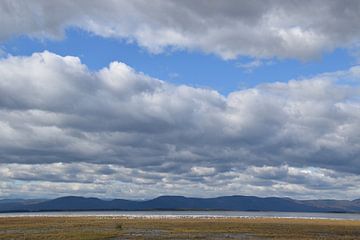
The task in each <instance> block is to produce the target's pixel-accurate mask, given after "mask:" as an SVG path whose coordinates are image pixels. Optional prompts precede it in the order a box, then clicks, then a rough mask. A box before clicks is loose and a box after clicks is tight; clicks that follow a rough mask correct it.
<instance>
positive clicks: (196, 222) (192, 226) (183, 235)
mask: <svg viewBox="0 0 360 240" xmlns="http://www.w3.org/2000/svg"><path fill="white" fill-rule="evenodd" d="M0 239H7V240H8V239H27V240H31V239H66V240H75V239H214V240H215V239H360V221H351V220H308V219H306V220H305V219H275V218H257V219H245V218H216V219H206V218H201V219H192V218H180V219H172V218H170V219H169V218H167V219H165V218H156V219H148V218H124V217H9V218H0Z"/></svg>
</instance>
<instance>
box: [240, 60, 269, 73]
mask: <svg viewBox="0 0 360 240" xmlns="http://www.w3.org/2000/svg"><path fill="white" fill-rule="evenodd" d="M271 64H273V62H271V61H261V60H259V59H255V60H252V61H250V62H246V63H241V62H240V63H238V64H236V66H237V67H239V68H242V69H243V70H244V71H245V73H252V72H253V71H254V70H255V69H256V68H259V67H262V66H269V65H271Z"/></svg>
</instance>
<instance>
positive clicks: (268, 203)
mask: <svg viewBox="0 0 360 240" xmlns="http://www.w3.org/2000/svg"><path fill="white" fill-rule="evenodd" d="M95 210H131V211H137V210H229V211H283V212H360V199H357V200H353V201H349V200H294V199H291V198H277V197H268V198H260V197H254V196H225V197H216V198H188V197H183V196H161V197H158V198H154V199H152V200H145V201H133V200H124V199H114V200H102V199H99V198H84V197H75V196H68V197H61V198H56V199H53V200H19V199H16V200H9V199H6V200H0V212H22V211H23V212H34V211H95Z"/></svg>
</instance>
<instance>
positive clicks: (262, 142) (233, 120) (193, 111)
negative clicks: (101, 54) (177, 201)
mask: <svg viewBox="0 0 360 240" xmlns="http://www.w3.org/2000/svg"><path fill="white" fill-rule="evenodd" d="M359 69H360V68H359V67H358V66H355V67H353V68H351V69H349V70H348V71H342V72H335V73H327V74H322V75H319V76H315V77H313V78H311V79H303V80H291V81H289V82H287V83H271V84H263V85H259V86H257V87H255V88H251V89H245V90H241V91H237V92H232V93H230V94H229V95H228V96H222V95H221V94H219V93H218V92H216V91H213V90H209V89H202V88H194V87H189V86H186V85H172V84H169V83H166V82H164V81H161V80H158V79H154V78H151V77H149V76H147V75H145V74H143V73H138V72H136V71H135V70H134V69H132V68H131V67H129V66H127V65H125V64H124V63H118V62H114V63H111V64H110V65H109V67H107V68H104V69H101V70H99V71H97V72H91V71H89V70H88V69H87V67H86V66H84V65H83V64H81V62H80V60H79V59H78V58H76V57H69V56H68V57H62V56H58V55H55V54H53V53H50V52H43V53H35V54H33V55H32V56H29V57H11V56H10V57H7V58H5V59H2V60H0V75H1V76H2V78H1V79H0V162H1V163H2V164H3V165H2V167H1V171H0V172H1V174H0V175H1V176H2V178H3V179H4V182H6V183H3V184H2V186H3V187H1V191H2V195H3V196H10V195H14V194H15V193H16V192H24V193H28V194H29V195H31V192H32V193H39V192H41V191H43V190H44V189H45V188H48V189H53V190H50V191H51V192H49V193H47V194H49V195H63V194H65V193H66V194H73V193H74V191H79V193H83V192H84V193H85V192H86V191H89V192H91V193H94V195H95V194H97V195H99V196H105V195H106V194H107V195H109V196H114V197H121V196H129V197H144V196H146V194H149V193H151V191H152V190H154V191H153V194H154V195H156V194H170V193H173V194H177V193H179V194H184V188H185V189H190V188H192V189H194V192H192V193H193V194H194V195H195V194H199V195H220V194H228V193H229V194H232V193H238V194H249V193H251V194H253V195H257V194H259V195H273V194H276V195H282V196H284V195H292V196H299V193H297V192H296V189H303V191H302V193H303V194H304V195H306V196H311V194H315V195H316V196H319V197H322V196H329V195H330V194H334V192H336V191H341V192H342V193H343V195H344V196H346V197H349V198H351V197H354V196H355V195H356V194H357V193H358V191H355V192H354V185H353V184H350V185H346V183H345V182H342V181H341V182H339V184H338V183H337V182H336V181H340V180H339V177H337V176H341V177H343V178H344V179H355V180H354V184H355V183H357V182H358V180H357V176H358V175H359V173H360V172H359V169H360V158H359V156H360V152H359V149H360V138H359V134H358V133H359V132H360V124H359V123H360V102H359V100H360V99H359V97H358V96H359V93H360V90H359V77H360V75H359V73H360V71H359ZM27 179H31V180H29V181H30V182H29V183H26V184H25V182H26V181H27ZM309 179H310V180H311V181H310V180H309ZM320 179H323V180H321V181H320ZM14 180H17V181H23V182H24V184H25V185H24V186H23V187H24V188H26V189H19V186H17V185H16V184H15V182H14ZM73 182H75V183H76V185H74V186H78V188H79V189H83V191H82V192H81V191H80V190H76V189H73V190H71V188H69V190H68V192H66V187H67V186H68V185H69V184H71V183H73ZM314 183H317V184H318V185H316V184H315V185H314ZM116 184H118V185H119V186H124V188H123V189H127V190H126V191H125V190H123V191H122V192H119V194H117V192H116V191H115V190H114V192H111V191H110V190H107V189H106V187H104V186H109V185H114V186H115V185H116ZM331 184H332V185H331ZM144 186H147V187H146V188H145V187H144ZM268 186H270V187H268ZM329 186H333V189H330V188H329ZM120 188H121V187H119V189H120ZM11 189H13V190H11ZM91 189H93V190H94V191H92V190H91ZM115 189H118V188H115ZM146 189H148V190H146ZM150 190H151V191H150ZM109 191H110V192H109ZM124 191H125V192H124ZM189 194H190V193H189Z"/></svg>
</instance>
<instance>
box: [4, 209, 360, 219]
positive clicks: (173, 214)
mask: <svg viewBox="0 0 360 240" xmlns="http://www.w3.org/2000/svg"><path fill="white" fill-rule="evenodd" d="M27 216H28V217H30V216H34V217H36V216H54V217H56V216H59V217H76V216H99V217H130V218H132V217H134V218H135V217H145V218H201V217H203V218H233V217H239V218H261V217H270V218H304V219H348V220H360V214H357V213H356V214H355V213H304V212H244V211H89V212H88V211H81V212H77V211H74V212H26V213H0V217H27Z"/></svg>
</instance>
